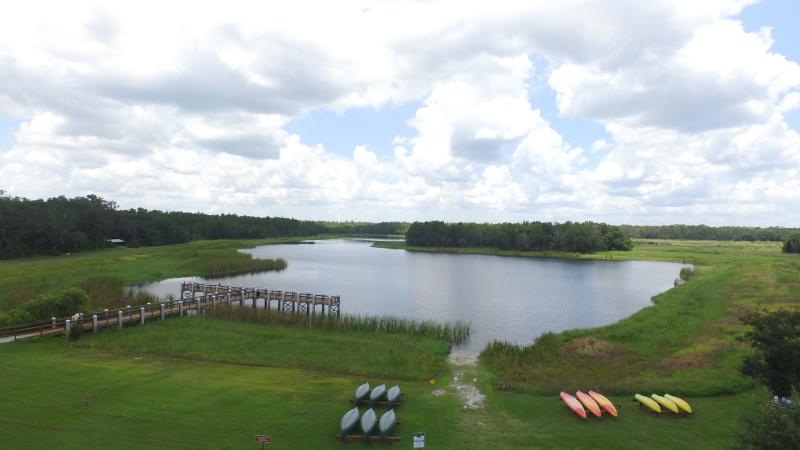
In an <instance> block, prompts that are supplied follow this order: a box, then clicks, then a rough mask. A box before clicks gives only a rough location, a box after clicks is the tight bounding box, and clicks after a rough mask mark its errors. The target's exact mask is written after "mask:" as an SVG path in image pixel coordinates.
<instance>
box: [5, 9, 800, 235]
mask: <svg viewBox="0 0 800 450" xmlns="http://www.w3.org/2000/svg"><path fill="white" fill-rule="evenodd" d="M749 3H752V2H751V1H744V0H743V1H736V0H731V1H727V0H709V1H702V2H698V1H696V0H676V1H667V0H654V1H649V2H641V1H635V0H618V1H616V2H613V4H609V3H607V2H605V3H600V2H595V1H589V0H569V1H565V2H558V3H554V2H523V1H520V2H508V3H504V4H502V5H501V6H498V5H496V4H489V3H463V2H448V1H443V2H413V1H410V2H385V3H370V4H368V6H367V7H365V6H364V5H363V4H361V3H359V2H337V3H336V4H332V3H324V2H319V3H309V2H295V3H291V4H283V5H280V6H277V5H273V4H258V5H254V4H252V3H248V2H238V1H231V2H226V3H225V4H224V5H221V4H212V3H203V2H200V3H191V4H189V3H186V4H181V3H166V4H165V3H163V2H138V3H136V4H119V5H117V4H115V5H114V6H113V7H110V6H108V5H96V4H93V3H88V2H87V3H80V2H70V3H69V4H66V3H63V2H61V3H60V2H28V3H25V4H21V3H20V4H16V5H14V6H13V7H9V8H6V11H4V14H3V15H2V16H0V117H9V118H13V119H14V120H19V121H21V122H22V124H21V125H20V127H19V129H18V130H17V131H16V133H15V134H14V142H13V145H11V147H10V148H7V149H0V188H2V189H5V190H8V191H9V192H11V193H12V194H14V195H27V196H34V197H41V196H49V195H58V194H67V195H76V194H85V193H90V192H96V193H99V194H101V195H104V196H107V197H109V198H111V199H114V200H118V201H119V202H120V203H121V204H122V205H123V206H125V207H134V206H146V207H158V208H163V209H184V210H205V211H212V212H225V211H233V212H240V213H250V214H284V215H295V216H299V217H308V218H357V219H358V218H367V219H374V220H376V219H377V220H380V219H415V218H434V217H440V218H446V219H454V220H455V219H458V220H504V219H533V218H540V219H558V220H565V219H599V220H609V221H612V222H623V221H629V222H642V221H649V222H660V221H669V222H675V221H678V222H684V221H688V222H710V223H724V222H735V223H778V224H790V223H793V221H796V220H798V219H800V206H795V205H799V204H800V202H798V201H797V200H799V199H800V186H798V182H797V181H796V180H797V179H800V138H799V137H798V133H797V132H796V130H793V129H791V128H790V127H789V126H788V125H787V123H786V121H785V120H784V118H783V114H786V113H789V112H791V111H795V110H797V109H798V107H799V106H800V66H799V65H798V64H797V63H796V62H793V61H789V60H787V59H786V58H785V57H784V56H782V55H780V54H777V53H775V52H774V51H773V50H772V44H773V41H772V36H771V34H770V31H769V29H766V28H765V29H762V30H758V31H756V32H747V31H745V28H744V27H743V25H742V24H741V23H740V22H738V19H737V17H736V15H737V14H738V13H739V12H741V10H742V8H744V7H746V5H747V4H749ZM187 5H191V10H192V13H191V15H187V14H186V11H185V10H186V8H187ZM312 12H313V13H312ZM43 30H46V32H43ZM534 56H536V58H533V57H534ZM534 60H536V61H546V63H547V64H546V67H545V66H543V67H534V65H533V63H532V62H531V61H534ZM534 77H536V78H540V79H541V78H542V77H544V78H546V79H547V80H548V84H549V86H550V87H552V88H553V89H554V91H555V93H556V98H557V105H558V109H559V111H558V113H559V115H561V116H563V117H576V118H582V119H590V120H595V121H597V122H599V123H600V124H601V125H603V126H604V127H605V129H606V130H607V131H608V133H609V136H610V138H609V137H598V138H596V140H595V141H594V143H593V144H592V145H591V148H590V149H589V151H588V152H587V151H584V150H583V149H581V148H579V147H576V146H575V145H574V143H571V142H569V140H568V139H567V138H565V137H564V136H562V135H561V134H560V133H558V132H557V131H556V129H554V128H553V126H551V124H550V123H548V121H547V120H545V119H544V118H543V117H542V113H541V112H540V105H536V104H532V103H531V101H530V99H529V98H530V95H529V83H530V82H531V80H532V79H533V78H534ZM409 101H414V102H419V103H420V104H421V106H420V108H419V109H418V110H417V111H416V113H415V115H414V116H413V117H409V118H408V119H409V121H408V124H409V125H410V127H411V128H412V129H413V133H411V134H410V135H408V136H398V137H397V138H396V139H394V140H393V142H391V144H392V145H394V146H395V151H394V154H393V155H385V156H384V155H380V157H379V155H378V154H377V153H376V150H374V148H373V147H372V146H371V144H372V143H369V142H366V143H364V144H365V145H360V146H356V147H355V148H354V149H353V150H352V154H351V155H347V156H339V155H337V154H333V153H331V152H329V151H327V150H326V149H325V147H324V146H316V147H315V146H309V145H307V144H305V142H304V139H303V136H298V135H296V134H292V133H290V132H288V131H286V125H287V124H288V123H289V122H290V121H291V120H292V119H293V118H296V117H298V116H300V115H303V114H306V113H308V112H309V111H313V110H315V109H320V108H326V109H333V110H336V111H340V112H341V111H346V110H347V109H349V108H353V107H372V108H383V107H386V106H388V105H397V104H403V103H405V102H409ZM385 144H386V145H389V144H390V143H389V142H386V143H385ZM769 211H777V212H779V214H770V215H769V216H764V213H765V212H769Z"/></svg>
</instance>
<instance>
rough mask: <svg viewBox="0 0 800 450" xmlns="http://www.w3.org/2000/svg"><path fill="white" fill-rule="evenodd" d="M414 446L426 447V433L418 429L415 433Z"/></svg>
mask: <svg viewBox="0 0 800 450" xmlns="http://www.w3.org/2000/svg"><path fill="white" fill-rule="evenodd" d="M414 448H425V433H424V432H422V431H417V432H415V433H414Z"/></svg>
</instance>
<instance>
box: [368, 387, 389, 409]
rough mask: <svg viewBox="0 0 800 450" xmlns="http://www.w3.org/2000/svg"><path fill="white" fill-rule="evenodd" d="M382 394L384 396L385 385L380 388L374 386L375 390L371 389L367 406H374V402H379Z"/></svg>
mask: <svg viewBox="0 0 800 450" xmlns="http://www.w3.org/2000/svg"><path fill="white" fill-rule="evenodd" d="M384 394H386V385H385V384H382V385H380V386H376V387H375V389H373V390H372V392H370V394H369V405H370V406H375V402H377V401H378V400H380V399H381V397H383V395H384Z"/></svg>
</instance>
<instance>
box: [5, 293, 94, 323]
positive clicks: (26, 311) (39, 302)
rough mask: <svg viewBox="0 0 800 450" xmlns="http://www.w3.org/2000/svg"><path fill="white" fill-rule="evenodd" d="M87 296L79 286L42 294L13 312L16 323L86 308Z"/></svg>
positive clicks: (69, 313) (39, 319)
mask: <svg viewBox="0 0 800 450" xmlns="http://www.w3.org/2000/svg"><path fill="white" fill-rule="evenodd" d="M88 306H89V296H88V295H86V291H84V290H83V289H79V288H74V287H73V288H67V289H64V290H62V291H60V292H57V293H50V294H42V295H40V296H38V297H36V298H35V299H34V300H32V301H30V302H28V303H25V304H23V305H22V306H20V307H19V308H18V309H17V311H15V313H14V321H15V322H17V323H26V322H36V321H42V320H47V319H49V318H51V317H64V316H69V315H72V314H75V313H77V312H80V311H84V310H86V308H87V307H88Z"/></svg>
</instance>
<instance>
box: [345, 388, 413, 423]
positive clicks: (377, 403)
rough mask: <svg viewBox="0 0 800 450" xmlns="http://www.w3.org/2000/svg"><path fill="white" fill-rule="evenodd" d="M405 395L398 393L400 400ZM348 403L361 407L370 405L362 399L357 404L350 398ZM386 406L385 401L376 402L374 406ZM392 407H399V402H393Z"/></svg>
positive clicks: (366, 400) (367, 400) (368, 401)
mask: <svg viewBox="0 0 800 450" xmlns="http://www.w3.org/2000/svg"><path fill="white" fill-rule="evenodd" d="M405 395H406V393H405V392H401V393H400V398H403V396H405ZM398 400H399V399H398ZM348 402H350V403H353V404H355V405H356V406H362V405H369V404H370V400H369V399H368V398H362V399H361V400H359V401H358V402H356V401H355V399H352V398H351V399H350V400H348ZM388 404H389V402H387V401H386V400H378V401H377V402H375V405H380V406H387V405H388ZM393 406H400V402H399V401H396V402H394V403H393ZM398 423H399V422H398Z"/></svg>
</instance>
